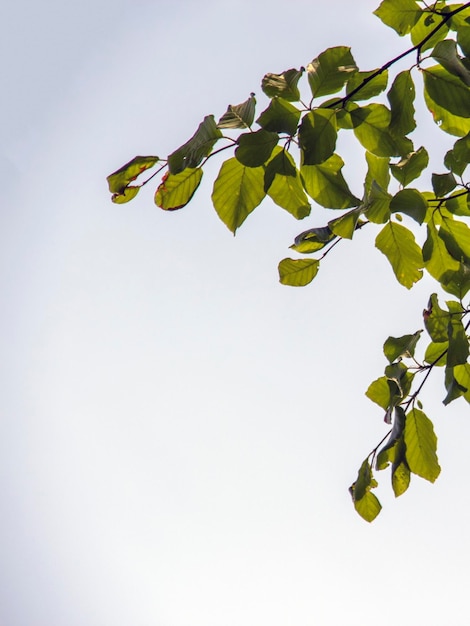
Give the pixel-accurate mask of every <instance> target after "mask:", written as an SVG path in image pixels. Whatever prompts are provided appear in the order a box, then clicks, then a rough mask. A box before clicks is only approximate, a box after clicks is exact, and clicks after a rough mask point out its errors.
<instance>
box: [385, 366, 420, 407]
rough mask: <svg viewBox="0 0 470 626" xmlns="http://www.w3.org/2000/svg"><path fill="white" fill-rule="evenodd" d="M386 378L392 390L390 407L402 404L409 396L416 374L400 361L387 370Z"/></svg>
mask: <svg viewBox="0 0 470 626" xmlns="http://www.w3.org/2000/svg"><path fill="white" fill-rule="evenodd" d="M385 376H386V377H387V384H388V388H389V390H390V403H389V406H390V407H394V406H396V405H397V404H400V403H401V402H402V401H403V400H404V399H405V398H406V396H407V395H408V394H409V392H410V389H411V384H412V382H413V378H414V374H413V373H411V372H410V371H409V370H408V368H407V367H406V365H405V364H404V363H403V362H402V361H399V362H398V363H392V364H391V365H387V367H386V368H385Z"/></svg>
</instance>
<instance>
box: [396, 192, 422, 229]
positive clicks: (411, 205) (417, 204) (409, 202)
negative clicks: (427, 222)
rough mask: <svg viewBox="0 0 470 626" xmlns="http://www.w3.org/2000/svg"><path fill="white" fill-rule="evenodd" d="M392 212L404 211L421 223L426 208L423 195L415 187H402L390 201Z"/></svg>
mask: <svg viewBox="0 0 470 626" xmlns="http://www.w3.org/2000/svg"><path fill="white" fill-rule="evenodd" d="M390 210H391V212H392V213H405V215H409V216H410V217H411V218H413V219H414V220H415V221H416V222H418V224H422V223H423V221H424V218H425V217H426V213H427V210H428V205H427V202H426V200H425V198H424V197H423V195H422V194H421V193H420V192H419V191H418V190H417V189H402V190H401V191H399V192H398V193H397V194H395V195H394V196H393V198H392V200H391V202H390Z"/></svg>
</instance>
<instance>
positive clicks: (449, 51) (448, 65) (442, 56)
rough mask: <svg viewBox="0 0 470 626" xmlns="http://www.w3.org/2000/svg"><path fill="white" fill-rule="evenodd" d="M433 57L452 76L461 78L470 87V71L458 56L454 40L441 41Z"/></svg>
mask: <svg viewBox="0 0 470 626" xmlns="http://www.w3.org/2000/svg"><path fill="white" fill-rule="evenodd" d="M431 56H432V58H433V59H434V60H435V61H437V62H438V63H439V64H440V65H442V67H444V68H445V69H446V70H447V71H448V72H450V74H453V75H454V76H457V77H458V78H460V80H461V81H462V82H463V83H464V84H465V85H467V87H468V86H469V85H470V71H469V70H468V69H467V68H466V67H465V65H464V64H463V63H462V61H461V59H460V57H459V55H458V54H457V44H456V43H455V41H454V40H453V39H446V40H445V41H439V42H438V43H437V44H436V46H435V48H434V50H433V51H432V55H431Z"/></svg>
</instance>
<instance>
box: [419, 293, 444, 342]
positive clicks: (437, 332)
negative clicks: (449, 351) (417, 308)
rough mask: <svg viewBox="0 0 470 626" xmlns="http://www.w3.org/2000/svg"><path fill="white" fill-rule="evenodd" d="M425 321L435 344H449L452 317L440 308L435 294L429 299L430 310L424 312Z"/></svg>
mask: <svg viewBox="0 0 470 626" xmlns="http://www.w3.org/2000/svg"><path fill="white" fill-rule="evenodd" d="M423 319H424V326H425V328H426V331H427V332H428V335H429V336H430V337H431V339H432V340H433V341H434V342H436V343H443V342H447V340H448V332H447V329H448V326H449V321H450V315H449V312H448V311H446V310H444V309H441V307H440V306H439V301H438V298H437V294H435V293H433V294H432V295H431V297H430V298H429V302H428V308H427V309H425V310H424V311H423Z"/></svg>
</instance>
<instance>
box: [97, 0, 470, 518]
mask: <svg viewBox="0 0 470 626" xmlns="http://www.w3.org/2000/svg"><path fill="white" fill-rule="evenodd" d="M375 14H376V16H377V17H378V18H380V20H382V22H383V23H384V24H386V25H387V26H389V27H391V28H392V29H394V30H395V31H396V32H397V34H398V35H399V36H401V37H403V36H409V37H410V38H411V42H412V45H411V46H410V47H409V48H407V49H405V51H404V52H403V53H402V54H400V55H399V56H397V57H395V58H394V59H391V60H390V61H388V62H387V63H385V64H384V65H382V66H381V67H379V68H378V69H372V70H370V69H367V70H365V71H362V70H360V69H359V68H358V66H357V64H356V62H355V60H354V57H353V55H352V52H351V50H350V48H348V47H346V46H337V47H333V48H329V49H327V50H325V51H324V52H322V53H321V54H319V55H318V56H317V57H316V58H314V59H313V60H312V61H311V63H309V64H308V65H307V66H306V67H300V68H299V69H295V68H293V69H288V70H286V71H283V72H281V73H280V74H274V73H268V74H266V75H265V76H264V77H263V79H262V82H261V89H262V91H263V92H264V94H265V95H266V96H267V98H268V99H269V104H268V106H267V107H266V108H265V109H264V110H263V111H262V112H261V113H260V114H259V115H258V117H257V118H256V122H255V117H256V114H255V111H256V99H255V96H254V94H253V93H252V94H251V95H250V96H249V98H248V99H247V100H245V101H244V102H242V103H241V104H237V105H229V106H228V108H227V111H226V112H225V113H224V114H223V115H222V116H221V117H220V119H219V121H218V122H216V121H215V118H214V116H212V115H208V116H206V117H205V118H204V120H203V121H202V122H201V124H200V125H199V127H198V128H197V130H196V132H195V134H194V135H193V136H192V137H191V138H190V139H189V140H188V141H187V142H186V143H185V144H183V145H182V146H181V147H179V148H178V149H177V150H175V151H174V152H173V153H172V154H170V155H169V156H168V157H167V159H160V158H158V157H154V156H146V157H142V156H139V157H135V158H134V159H132V160H131V161H130V162H129V163H127V164H126V165H124V166H123V167H122V168H120V169H119V170H117V171H116V172H114V173H113V174H111V175H110V176H109V177H108V183H109V189H110V191H111V193H112V194H113V196H112V200H113V202H116V203H124V202H127V201H129V200H131V199H132V198H134V197H135V196H136V195H137V193H138V191H139V190H140V188H141V187H143V186H144V185H146V184H148V183H149V182H150V181H151V180H152V179H153V178H154V177H155V176H156V175H157V174H158V173H160V172H164V175H163V178H162V180H161V182H160V184H159V185H158V187H157V189H156V193H155V202H156V204H157V205H158V206H159V207H160V208H162V209H164V210H168V211H172V210H176V209H180V208H182V207H184V206H185V205H187V204H188V203H189V202H190V200H191V198H192V197H193V195H194V193H195V192H196V190H197V188H198V186H199V184H200V182H201V179H202V177H203V168H204V165H205V164H206V163H207V161H208V160H209V159H210V158H213V157H214V155H217V154H220V153H222V152H224V151H231V152H233V155H232V156H230V158H228V159H227V160H225V161H224V162H223V163H222V165H221V167H220V171H219V174H218V176H217V178H216V180H215V182H214V187H213V192H212V201H213V205H214V208H215V210H216V212H217V213H218V215H219V217H220V219H221V220H222V221H223V222H224V224H225V225H226V226H227V227H228V228H229V230H230V231H231V232H233V233H235V232H236V231H237V229H238V228H239V227H240V226H241V225H242V224H243V223H244V222H245V220H246V219H247V218H248V216H249V215H250V213H251V212H252V211H254V209H255V208H256V207H257V206H259V204H260V203H261V202H262V201H263V200H264V199H265V198H266V197H269V198H271V200H273V201H274V202H275V203H276V204H277V205H279V206H280V207H282V208H283V209H285V210H286V211H288V212H289V213H291V214H292V215H293V216H294V217H295V218H296V219H303V218H305V217H307V216H308V215H309V214H310V212H311V205H312V203H314V204H315V205H318V207H324V208H326V209H333V210H335V211H338V217H335V218H334V219H330V220H329V221H328V222H327V223H326V224H325V225H324V226H322V227H320V228H310V229H308V230H305V231H304V232H302V233H300V234H299V235H298V236H297V237H296V238H295V241H294V243H293V244H292V245H291V249H292V250H293V251H294V252H296V253H297V254H300V255H304V256H303V257H302V258H286V259H283V260H282V261H281V262H280V263H279V276H280V281H281V282H282V283H283V284H285V285H291V286H303V285H307V284H308V283H310V282H311V281H312V280H313V279H314V278H315V276H316V275H317V273H318V272H319V270H320V267H321V265H322V262H323V259H324V258H325V257H326V256H327V255H328V254H329V253H330V252H331V251H332V250H333V249H334V248H335V246H337V245H338V244H339V243H340V242H341V241H342V240H343V239H353V237H354V235H355V233H356V231H357V230H359V229H361V228H364V227H367V228H370V229H375V230H376V231H378V232H377V235H376V239H375V245H376V247H377V249H378V250H379V251H380V252H381V253H382V254H384V255H385V256H386V258H387V259H388V261H389V262H390V265H391V268H392V270H393V272H394V274H395V277H396V279H397V281H398V282H399V283H400V284H401V285H403V286H404V287H406V288H407V289H410V288H411V287H412V286H413V285H414V284H415V283H416V282H417V281H419V280H420V279H421V278H422V276H423V272H427V273H428V274H429V275H430V276H431V277H432V278H433V279H434V280H435V282H436V288H437V289H440V291H441V292H444V293H445V294H448V295H447V296H444V297H447V298H449V299H447V301H446V303H445V304H442V302H441V303H440V302H439V299H438V295H437V293H433V294H432V295H431V296H430V299H429V303H428V304H427V307H426V309H425V310H424V312H423V323H424V330H418V331H417V332H414V333H411V334H408V335H404V336H402V337H389V338H388V339H387V340H386V341H385V344H384V348H383V351H384V355H385V357H386V360H387V365H386V366H385V370H384V374H383V375H382V376H381V377H379V378H378V379H377V380H375V381H374V382H372V383H371V385H370V386H369V388H368V390H367V392H366V395H367V396H368V397H369V398H370V399H371V400H372V401H373V402H375V403H376V404H377V405H378V406H379V407H380V408H381V409H382V411H383V412H384V414H385V417H384V420H385V422H386V423H387V424H389V425H390V430H389V432H388V433H387V434H386V435H385V437H384V438H383V439H382V441H380V442H379V443H378V445H377V446H375V448H374V449H373V450H372V452H371V453H370V454H369V455H368V456H367V457H366V459H365V460H364V461H363V463H362V464H361V467H360V469H359V473H358V476H357V479H356V481H355V482H354V483H353V485H352V486H351V488H350V493H351V495H352V499H353V503H354V506H355V508H356V510H357V512H358V513H359V514H360V515H361V516H362V517H363V518H364V519H366V520H367V521H372V520H373V519H374V518H375V517H376V516H377V515H378V513H379V512H380V510H381V505H380V503H379V501H378V499H377V497H376V496H375V495H374V493H373V492H372V489H374V488H375V487H376V486H377V481H376V479H375V477H374V471H381V470H384V469H385V468H387V467H388V466H390V469H391V482H392V489H393V492H394V494H395V496H399V495H401V494H403V493H404V492H405V491H406V490H407V489H408V486H409V484H410V478H411V475H412V474H415V475H417V476H420V477H421V478H424V479H426V480H428V481H431V482H434V481H435V480H436V478H437V477H438V475H439V472H440V467H439V463H438V460H437V454H436V447H437V439H436V435H435V434H434V429H433V424H432V422H431V420H430V419H429V418H428V417H427V415H426V414H425V413H424V411H423V406H422V404H421V401H420V400H419V398H418V396H419V394H420V392H421V390H422V389H423V386H424V384H425V383H426V382H427V380H428V378H429V376H430V374H431V372H432V371H434V370H437V371H438V369H439V368H441V371H442V372H443V374H444V387H445V397H444V404H445V405H447V404H449V403H450V402H453V401H454V400H456V399H458V398H463V399H464V400H465V401H467V402H470V363H469V337H468V334H467V331H468V327H469V325H470V321H467V318H468V316H469V314H470V305H469V304H467V305H465V304H464V299H465V298H466V296H467V293H468V291H469V290H470V228H469V226H468V218H469V216H470V182H466V178H465V172H466V169H467V166H468V164H469V163H470V2H469V3H466V4H451V3H450V2H447V1H445V0H438V1H437V2H434V3H432V4H431V5H428V4H426V3H425V2H415V1H414V0H400V1H399V2H398V1H396V0H383V2H382V3H381V5H380V6H379V8H378V9H377V10H376V11H375ZM408 56H411V58H412V59H413V60H412V63H411V66H410V68H409V69H407V70H402V71H400V72H397V73H396V74H395V75H394V76H391V75H390V70H391V69H392V68H394V66H395V65H396V64H397V63H398V62H399V61H401V60H402V59H404V58H405V57H408ZM420 76H422V81H421V80H419V79H420ZM417 86H418V87H419V89H422V90H423V94H424V100H425V103H426V105H427V108H428V109H429V111H430V113H431V114H432V116H433V119H434V121H435V122H436V124H437V125H438V126H439V128H440V129H441V131H443V132H444V133H447V134H448V135H452V136H454V137H456V140H455V143H454V145H453V147H452V149H450V150H449V151H448V152H447V154H446V155H445V158H444V164H443V170H442V171H441V172H439V173H433V174H432V177H431V187H432V189H431V190H426V189H424V190H420V189H418V188H417V187H416V186H415V185H416V184H417V183H416V181H417V180H419V179H420V177H421V175H422V173H423V172H424V171H425V170H426V168H427V166H428V160H429V158H428V152H427V150H426V148H425V147H424V146H418V147H415V146H414V145H413V141H412V138H411V137H410V135H412V133H413V131H414V130H415V128H416V120H415V108H414V100H415V94H416V88H417ZM255 124H256V125H255ZM340 133H349V134H352V135H353V136H355V138H356V140H357V142H358V146H359V147H360V149H361V151H363V153H364V155H365V159H366V163H367V174H366V177H365V180H364V193H363V196H362V198H357V197H356V196H355V195H354V194H353V193H352V192H351V190H350V188H349V185H348V182H347V181H346V179H345V177H344V176H343V174H342V168H343V166H344V161H343V159H342V158H341V156H340V155H339V154H337V152H336V146H337V139H338V135H339V134H340ZM155 166H157V169H156V171H155V172H154V173H153V174H152V175H151V176H150V177H148V178H147V179H146V180H144V181H143V182H141V183H140V184H131V183H134V182H135V181H136V179H137V178H139V177H141V176H142V175H143V174H144V173H145V172H147V170H148V169H149V168H152V167H155ZM419 230H421V231H423V239H424V244H423V245H420V243H418V241H417V240H416V237H415V233H416V232H417V231H419ZM312 255H313V256H312ZM440 298H441V300H442V298H443V295H442V294H441V296H440ZM424 331H425V332H424ZM423 336H426V337H427V345H426V346H425V347H424V348H423V350H422V353H423V357H422V358H420V359H418V358H417V356H415V352H416V348H417V345H418V343H419V342H420V341H422V339H423Z"/></svg>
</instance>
